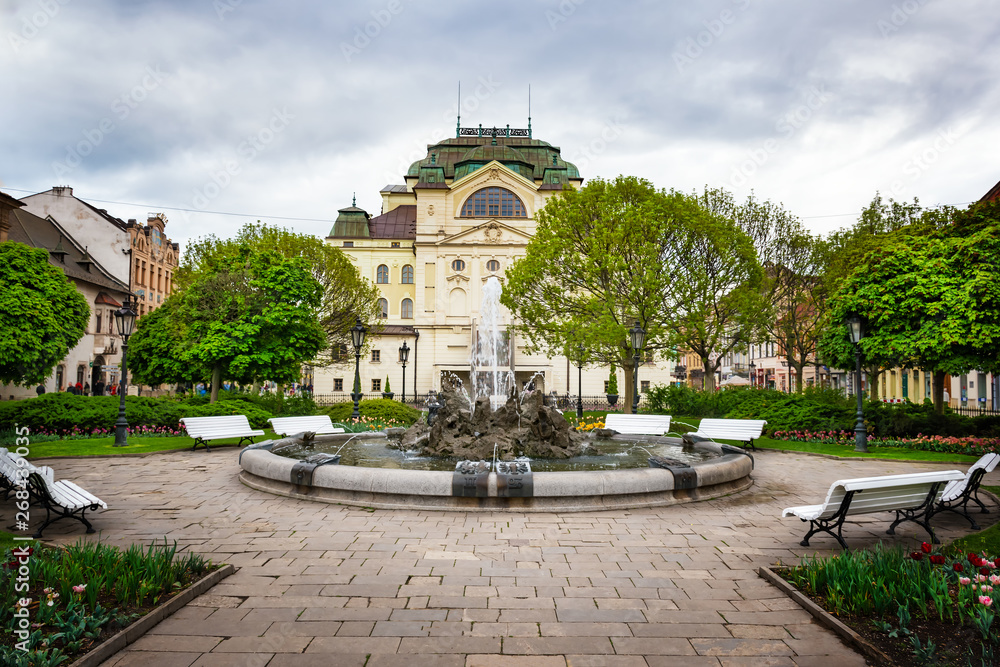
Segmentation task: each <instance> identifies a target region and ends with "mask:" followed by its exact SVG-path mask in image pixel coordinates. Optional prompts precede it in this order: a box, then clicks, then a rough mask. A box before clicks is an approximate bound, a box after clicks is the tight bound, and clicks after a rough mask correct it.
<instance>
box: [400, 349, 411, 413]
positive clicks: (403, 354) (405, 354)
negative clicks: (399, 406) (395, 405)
mask: <svg viewBox="0 0 1000 667" xmlns="http://www.w3.org/2000/svg"><path fill="white" fill-rule="evenodd" d="M409 358H410V346H409V345H407V344H406V341H405V340H404V341H403V345H402V346H401V347H400V348H399V360H400V361H401V362H402V363H403V403H406V360H407V359H409Z"/></svg>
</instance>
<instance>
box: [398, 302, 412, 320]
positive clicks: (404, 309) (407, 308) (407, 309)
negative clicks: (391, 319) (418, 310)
mask: <svg viewBox="0 0 1000 667" xmlns="http://www.w3.org/2000/svg"><path fill="white" fill-rule="evenodd" d="M399 316H400V317H402V318H403V319H404V320H412V319H413V301H412V300H410V299H403V303H401V304H400V305H399Z"/></svg>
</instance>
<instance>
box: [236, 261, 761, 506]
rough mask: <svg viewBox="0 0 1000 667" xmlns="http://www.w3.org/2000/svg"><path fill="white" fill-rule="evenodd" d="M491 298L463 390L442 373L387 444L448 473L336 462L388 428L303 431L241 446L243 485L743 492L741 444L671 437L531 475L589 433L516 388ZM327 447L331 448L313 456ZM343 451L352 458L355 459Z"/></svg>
mask: <svg viewBox="0 0 1000 667" xmlns="http://www.w3.org/2000/svg"><path fill="white" fill-rule="evenodd" d="M500 293H501V285H500V282H499V281H498V280H497V279H496V278H495V277H491V278H490V279H489V280H487V281H486V283H485V285H484V286H483V300H482V305H481V307H480V322H479V327H478V329H477V336H476V337H475V338H474V340H473V345H472V354H471V355H470V371H471V372H470V376H469V377H470V379H471V382H470V385H471V386H470V387H469V390H468V391H467V390H466V388H465V387H464V386H463V383H462V381H461V380H460V379H459V378H457V377H455V376H451V375H448V376H445V377H442V390H441V392H440V393H439V394H436V395H434V396H433V397H432V399H431V400H430V401H428V408H429V413H428V419H427V420H426V421H425V420H418V422H417V423H416V424H414V425H413V426H411V427H410V428H409V429H407V430H405V432H403V433H402V434H401V437H400V439H399V440H398V442H397V443H396V444H394V445H385V446H389V447H396V448H398V449H399V450H402V452H396V453H397V454H403V453H405V454H404V455H405V456H409V455H410V454H411V453H417V454H418V455H419V456H422V457H431V460H437V461H441V462H442V463H443V467H448V466H449V465H450V466H451V467H452V469H451V470H450V471H446V470H441V469H439V470H420V469H397V468H398V466H399V460H398V459H395V458H391V457H390V456H389V455H388V452H389V451H391V450H387V449H383V450H382V452H383V453H382V457H383V459H382V463H383V465H389V466H392V467H366V466H365V465H364V464H363V463H359V464H357V465H343V464H342V462H341V459H340V453H341V450H342V449H343V448H344V447H345V446H346V445H347V443H348V442H350V441H351V440H355V439H357V440H358V441H359V442H360V443H362V445H363V447H368V446H369V445H366V444H365V443H371V445H372V446H374V443H376V442H377V441H378V440H379V439H382V440H385V436H386V434H385V433H362V434H343V435H314V434H311V433H300V434H297V435H295V436H292V437H291V438H286V439H284V440H281V441H268V442H262V443H259V444H257V445H251V446H249V447H247V448H246V449H245V450H244V451H243V452H242V453H241V454H240V466H241V467H242V469H243V471H242V472H241V474H240V480H241V481H242V482H243V483H244V484H246V485H247V486H250V487H253V488H256V489H260V490H263V491H268V492H270V493H275V494H278V495H284V496H290V497H296V498H308V499H310V500H317V501H323V502H331V503H345V504H352V505H362V506H367V507H381V508H400V509H404V508H405V509H463V510H493V509H505V508H507V509H517V510H520V511H541V512H544V511H553V510H561V511H583V510H594V509H612V508H615V509H622V508H633V507H653V506H660V505H671V504H675V503H680V502H688V501H691V500H701V499H707V498H715V497H718V496H721V495H725V494H729V493H733V492H735V491H740V490H742V489H745V488H747V487H749V486H750V484H751V483H752V481H751V480H750V472H751V470H752V469H753V461H752V459H750V458H748V457H747V456H745V455H744V454H743V453H742V452H741V451H740V450H739V449H738V448H735V447H729V446H728V445H719V444H716V443H714V442H694V441H693V440H692V441H691V442H689V443H687V445H686V446H682V443H681V441H680V439H678V438H664V437H648V436H647V437H644V438H642V439H641V442H642V444H643V445H648V446H649V447H650V448H653V449H656V448H660V450H659V451H660V452H661V453H660V454H654V452H653V451H652V450H651V449H646V448H645V447H641V448H642V449H646V451H647V453H648V454H649V455H650V456H649V459H648V465H649V466H650V467H648V468H639V467H637V468H631V469H621V470H573V469H570V470H566V471H560V472H549V471H542V472H537V471H533V470H532V468H533V467H534V466H535V464H536V463H538V464H539V467H545V466H546V465H547V464H548V462H551V461H555V460H566V459H569V458H572V457H576V456H578V455H579V454H581V451H583V453H584V454H587V453H589V451H590V450H589V449H588V446H589V447H590V448H593V447H594V446H595V445H594V441H593V440H591V439H590V438H592V436H593V434H590V435H589V436H584V435H583V434H580V433H577V432H576V431H575V430H573V429H572V428H570V425H569V422H568V421H567V420H566V419H565V418H564V417H563V414H562V412H560V411H559V410H558V409H556V408H555V407H554V406H550V405H546V404H545V401H544V397H543V394H542V391H541V390H539V389H534V388H532V387H531V385H532V384H533V382H529V383H528V387H525V388H524V389H522V390H521V391H518V388H517V386H516V383H515V381H514V372H513V368H511V355H510V349H509V346H508V340H507V339H506V337H505V336H504V330H503V322H502V315H501V309H500ZM400 430H402V429H400ZM613 440H619V441H621V443H620V446H624V447H626V449H635V447H638V446H639V445H636V444H635V442H636V439H635V438H630V437H626V436H614V437H613ZM327 445H329V447H330V448H331V451H330V453H328V454H324V453H322V452H320V453H317V452H316V451H315V450H316V448H317V447H318V448H323V447H325V446H327ZM337 445H339V448H338V447H337ZM630 445H631V447H629V446H630ZM333 448H336V451H335V452H334V451H333ZM670 448H673V449H672V450H671V449H670ZM277 451H281V452H282V454H284V455H279V454H277V453H276V452H277ZM692 452H694V454H693V453H692ZM664 453H665V454H666V455H663V454H664ZM695 454H697V455H695ZM288 456H294V457H296V458H288ZM346 456H348V460H351V458H350V457H351V456H356V454H351V453H350V452H348V455H346ZM685 457H687V460H679V459H681V458H685ZM645 463H646V462H645V461H641V462H636V463H635V465H643V464H645ZM338 464H339V465H338ZM553 465H554V464H553Z"/></svg>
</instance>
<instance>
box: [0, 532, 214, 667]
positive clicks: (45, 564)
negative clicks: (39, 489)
mask: <svg viewBox="0 0 1000 667" xmlns="http://www.w3.org/2000/svg"><path fill="white" fill-rule="evenodd" d="M176 550H177V544H176V542H175V543H174V544H173V545H172V546H170V545H168V544H167V543H166V541H164V543H163V544H161V545H157V544H154V545H150V546H149V548H148V549H145V550H144V549H143V548H141V547H139V546H138V545H133V546H131V547H129V548H128V549H126V550H124V551H123V550H120V549H117V548H115V547H111V546H107V545H103V544H99V543H94V542H83V541H81V542H79V543H77V544H76V545H73V546H70V547H68V548H66V549H54V548H44V547H43V548H31V547H15V548H14V549H11V550H9V551H8V552H7V554H5V556H4V561H5V562H4V565H3V568H2V569H0V599H2V600H3V601H4V603H3V606H2V607H0V625H2V626H3V628H4V629H5V631H6V633H5V634H4V636H3V640H2V641H0V664H3V665H11V666H12V667H18V666H25V667H27V666H29V665H31V666H34V665H59V664H62V663H64V662H68V661H69V660H70V659H72V658H75V657H77V656H78V655H80V654H83V653H86V652H87V651H89V650H90V649H91V648H93V647H94V646H96V645H97V644H99V643H100V642H101V641H103V640H105V639H107V638H108V637H110V636H112V635H114V634H115V633H116V632H117V631H119V630H120V629H122V628H124V627H125V626H127V625H128V624H129V623H130V622H131V621H133V620H134V619H136V618H138V617H139V616H142V615H143V614H145V613H147V612H148V611H150V610H151V609H152V608H154V607H155V606H157V605H158V604H159V603H161V602H162V601H163V600H165V599H167V598H168V597H170V596H172V595H174V594H175V593H177V592H178V591H179V590H181V589H182V588H184V587H185V586H187V585H189V584H190V583H192V582H193V581H195V580H196V579H198V578H199V577H200V576H202V575H203V574H205V573H206V572H208V571H209V570H212V569H215V566H213V565H212V564H211V562H210V561H205V560H204V559H202V558H201V557H200V556H198V555H195V554H184V555H183V556H180V555H178V554H177V553H176Z"/></svg>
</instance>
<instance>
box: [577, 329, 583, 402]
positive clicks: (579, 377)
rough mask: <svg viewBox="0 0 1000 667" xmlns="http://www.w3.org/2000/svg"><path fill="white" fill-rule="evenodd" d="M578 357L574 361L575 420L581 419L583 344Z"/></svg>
mask: <svg viewBox="0 0 1000 667" xmlns="http://www.w3.org/2000/svg"><path fill="white" fill-rule="evenodd" d="M578 349H579V351H580V356H579V358H578V359H577V360H576V418H577V419H583V343H580V346H579V348H578Z"/></svg>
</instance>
